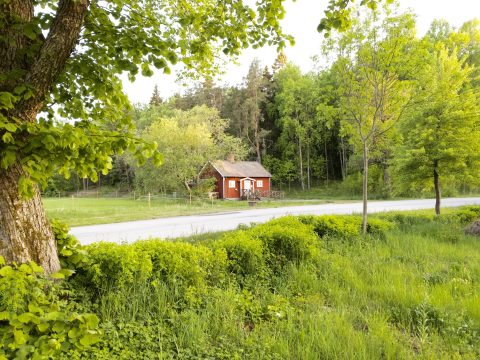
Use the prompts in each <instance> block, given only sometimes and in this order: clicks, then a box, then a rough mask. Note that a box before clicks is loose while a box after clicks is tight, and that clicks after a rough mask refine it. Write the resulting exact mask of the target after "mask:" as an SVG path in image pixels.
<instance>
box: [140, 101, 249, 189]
mask: <svg viewBox="0 0 480 360" xmlns="http://www.w3.org/2000/svg"><path fill="white" fill-rule="evenodd" d="M227 126H228V121H227V120H224V119H222V118H220V116H219V113H218V111H217V110H215V109H211V108H208V107H206V106H201V107H194V108H192V109H191V110H189V111H180V110H176V111H175V112H174V115H173V116H171V117H167V118H155V119H153V121H152V123H151V125H150V126H149V127H148V128H146V130H145V131H144V133H143V136H144V138H145V139H148V140H149V141H154V142H155V143H156V144H158V150H159V151H160V152H161V153H162V154H163V157H164V162H163V166H162V167H161V168H160V169H159V168H157V167H156V166H155V164H153V163H152V162H150V161H149V162H147V163H146V164H144V166H142V167H139V168H137V170H136V178H135V181H136V187H137V189H139V190H141V191H144V192H153V193H158V192H167V191H182V190H183V192H185V191H188V193H191V191H192V189H191V188H190V185H189V184H190V182H191V181H192V180H194V179H195V178H196V177H197V175H198V173H199V171H200V170H201V168H202V167H203V166H204V165H205V164H206V162H207V161H208V160H213V159H219V158H220V159H222V158H225V156H226V155H227V154H229V153H233V154H236V155H238V157H239V158H240V159H241V158H242V157H243V156H244V155H245V154H244V153H245V150H244V146H243V144H242V143H241V141H240V139H237V138H234V137H232V136H230V135H227V134H226V133H225V129H226V128H227Z"/></svg>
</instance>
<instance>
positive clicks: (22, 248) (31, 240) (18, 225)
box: [0, 164, 60, 274]
mask: <svg viewBox="0 0 480 360" xmlns="http://www.w3.org/2000/svg"><path fill="white" fill-rule="evenodd" d="M22 176H25V174H24V172H23V170H22V167H21V165H20V164H15V165H14V166H12V167H10V168H9V169H8V170H0V255H1V256H3V257H4V259H5V260H6V261H7V263H10V262H16V263H19V264H20V263H24V262H28V261H31V260H33V261H35V262H36V263H37V264H38V265H40V266H42V267H43V268H44V270H45V272H46V273H47V274H50V273H53V272H56V271H58V270H59V269H60V262H59V260H58V255H57V249H56V244H55V239H54V237H53V233H52V230H51V228H50V225H49V222H48V220H47V216H46V214H45V210H44V208H43V204H42V200H41V198H40V192H39V190H38V188H36V189H35V194H34V196H33V197H32V198H31V199H29V200H23V199H21V198H20V196H19V190H18V184H19V181H20V178H21V177H22Z"/></svg>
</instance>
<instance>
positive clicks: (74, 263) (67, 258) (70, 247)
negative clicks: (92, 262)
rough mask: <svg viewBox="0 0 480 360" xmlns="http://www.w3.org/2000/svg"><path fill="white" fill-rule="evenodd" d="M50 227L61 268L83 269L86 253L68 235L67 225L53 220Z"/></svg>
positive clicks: (74, 239) (72, 237)
mask: <svg viewBox="0 0 480 360" xmlns="http://www.w3.org/2000/svg"><path fill="white" fill-rule="evenodd" d="M51 226H52V231H53V235H54V236H55V241H56V243H57V252H58V257H59V259H60V265H61V266H62V268H64V269H72V270H73V269H78V268H81V267H83V266H84V265H85V264H86V263H87V252H86V251H85V250H84V249H83V248H82V246H81V245H80V242H79V241H78V240H77V238H76V237H75V236H72V235H70V234H69V233H68V231H69V228H68V225H66V224H64V223H62V222H60V221H58V220H55V219H54V220H53V221H52V222H51Z"/></svg>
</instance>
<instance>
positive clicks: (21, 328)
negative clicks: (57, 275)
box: [0, 257, 100, 359]
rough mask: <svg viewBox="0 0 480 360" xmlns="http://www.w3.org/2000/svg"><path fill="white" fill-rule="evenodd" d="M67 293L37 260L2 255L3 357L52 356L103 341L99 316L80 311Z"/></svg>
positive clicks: (0, 333) (0, 314)
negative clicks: (12, 259)
mask: <svg viewBox="0 0 480 360" xmlns="http://www.w3.org/2000/svg"><path fill="white" fill-rule="evenodd" d="M65 293H66V291H65V290H64V289H63V288H62V284H61V283H54V282H53V281H52V280H49V279H47V278H46V277H44V276H43V269H42V268H41V267H39V266H38V265H36V264H35V263H33V262H31V263H29V264H22V265H20V266H17V265H15V264H13V265H12V266H6V265H5V262H4V259H3V258H2V257H0V340H1V341H0V359H7V358H8V359H12V358H15V359H49V358H52V357H53V356H55V355H56V354H58V353H59V352H60V351H66V350H68V349H72V348H74V349H75V348H76V349H84V348H86V347H88V346H90V345H92V344H94V343H96V342H97V341H99V339H100V332H99V331H98V318H97V316H96V315H94V314H88V313H85V314H79V313H77V312H76V311H75V310H76V309H75V307H74V306H73V304H72V303H69V302H67V301H66V300H65V299H64V298H63V296H62V295H64V294H65Z"/></svg>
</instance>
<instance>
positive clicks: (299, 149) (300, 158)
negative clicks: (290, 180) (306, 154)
mask: <svg viewBox="0 0 480 360" xmlns="http://www.w3.org/2000/svg"><path fill="white" fill-rule="evenodd" d="M298 159H299V161H300V183H301V185H302V190H305V179H304V178H303V153H302V139H301V138H300V137H299V138H298Z"/></svg>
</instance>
